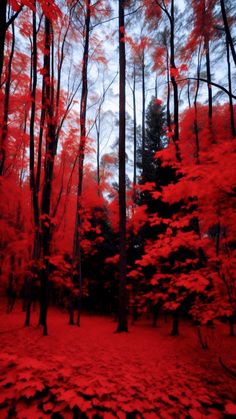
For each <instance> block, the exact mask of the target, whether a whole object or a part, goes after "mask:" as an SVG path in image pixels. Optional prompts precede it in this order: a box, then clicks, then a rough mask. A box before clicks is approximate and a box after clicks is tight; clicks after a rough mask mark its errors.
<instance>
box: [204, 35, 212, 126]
mask: <svg viewBox="0 0 236 419" xmlns="http://www.w3.org/2000/svg"><path fill="white" fill-rule="evenodd" d="M204 44H205V45H204V48H205V51H206V71H207V80H208V84H207V88H208V117H209V119H210V120H211V119H212V87H211V62H210V51H209V41H208V39H207V37H206V36H205V39H204Z"/></svg>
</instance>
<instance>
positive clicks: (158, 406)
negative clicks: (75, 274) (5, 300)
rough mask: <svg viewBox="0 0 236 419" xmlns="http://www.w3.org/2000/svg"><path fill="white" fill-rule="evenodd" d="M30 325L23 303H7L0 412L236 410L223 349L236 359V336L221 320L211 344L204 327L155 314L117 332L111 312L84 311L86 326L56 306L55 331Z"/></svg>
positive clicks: (235, 388)
mask: <svg viewBox="0 0 236 419" xmlns="http://www.w3.org/2000/svg"><path fill="white" fill-rule="evenodd" d="M37 317H38V315H37V313H34V314H33V318H32V325H33V326H32V327H30V328H23V327H22V324H23V321H24V313H22V312H21V308H20V305H18V306H17V307H16V308H15V310H14V312H13V313H12V314H10V315H7V314H5V307H4V306H3V304H2V305H1V323H0V351H1V352H0V418H1V419H3V418H8V417H13V418H27V419H28V418H29V419H34V418H38V419H39V418H44V417H49V418H58V419H59V418H77V417H78V418H87V417H89V418H113V417H118V418H136V417H137V418H140V417H144V418H205V417H206V418H212V419H215V418H225V417H236V380H235V379H234V378H233V377H230V375H227V373H226V372H225V371H224V370H223V369H222V367H221V366H220V364H219V360H218V357H219V356H222V357H223V359H224V361H225V363H226V364H227V365H230V366H231V367H234V368H235V366H236V354H235V343H236V338H232V337H231V338H230V337H229V336H228V328H227V327H226V326H225V325H221V324H217V325H216V327H215V329H214V330H211V331H209V332H208V333H209V342H210V348H209V350H203V349H202V348H201V347H200V344H199V342H198V338H197V333H196V328H195V327H193V326H192V325H191V323H190V322H186V321H184V322H182V324H181V325H180V326H181V336H179V337H171V336H169V331H170V322H168V323H167V324H166V323H164V321H163V320H162V319H160V322H159V326H158V327H157V328H156V329H153V328H152V327H151V326H150V322H149V321H148V320H145V319H143V320H140V321H139V322H137V324H136V325H135V326H130V332H129V333H124V334H116V333H113V332H114V330H115V323H114V322H113V321H112V319H110V318H105V317H98V316H86V315H84V316H82V325H81V327H80V328H78V327H76V326H74V327H73V326H69V325H68V324H67V316H66V314H65V313H63V312H59V311H57V310H55V309H50V310H49V336H48V337H43V336H42V331H41V329H39V328H37V327H36V324H37Z"/></svg>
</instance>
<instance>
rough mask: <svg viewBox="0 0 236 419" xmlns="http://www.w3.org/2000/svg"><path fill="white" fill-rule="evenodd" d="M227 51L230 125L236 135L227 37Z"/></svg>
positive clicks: (233, 134)
mask: <svg viewBox="0 0 236 419" xmlns="http://www.w3.org/2000/svg"><path fill="white" fill-rule="evenodd" d="M226 53H227V67H228V86H229V93H230V95H229V110H230V125H231V131H232V136H233V137H235V136H236V129H235V121H234V106H233V98H232V96H231V95H232V80H231V65H230V53H229V42H228V39H227V37H226Z"/></svg>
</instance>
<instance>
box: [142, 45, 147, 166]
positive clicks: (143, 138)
mask: <svg viewBox="0 0 236 419" xmlns="http://www.w3.org/2000/svg"><path fill="white" fill-rule="evenodd" d="M145 107H146V104H145V54H144V49H143V51H142V168H143V170H144V166H145V135H146V133H145Z"/></svg>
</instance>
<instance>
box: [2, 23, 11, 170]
mask: <svg viewBox="0 0 236 419" xmlns="http://www.w3.org/2000/svg"><path fill="white" fill-rule="evenodd" d="M14 50H15V29H14V22H12V45H11V52H10V57H9V62H8V67H7V77H6V85H5V96H4V105H3V123H2V135H1V145H0V176H2V175H3V173H4V165H5V161H6V140H7V134H8V113H9V100H10V87H11V67H12V60H13V56H14Z"/></svg>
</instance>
